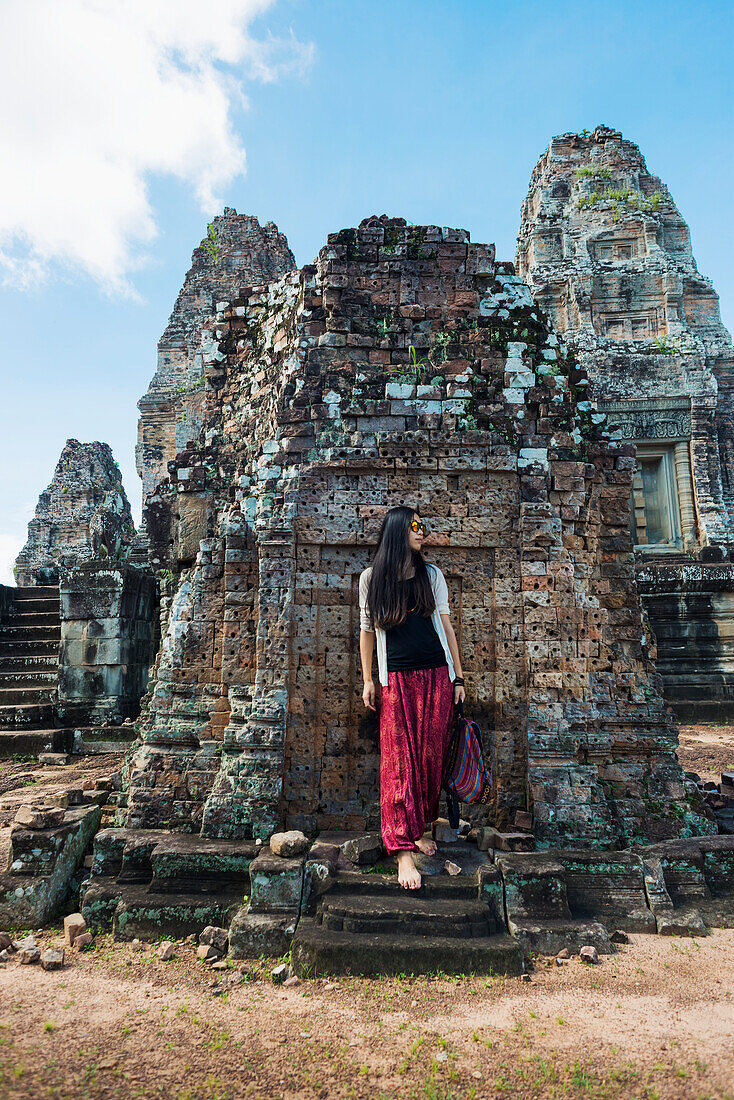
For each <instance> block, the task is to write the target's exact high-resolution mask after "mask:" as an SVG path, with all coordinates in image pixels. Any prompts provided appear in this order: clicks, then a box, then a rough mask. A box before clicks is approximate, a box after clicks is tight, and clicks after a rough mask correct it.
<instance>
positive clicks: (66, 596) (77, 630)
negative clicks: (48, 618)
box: [58, 562, 157, 726]
mask: <svg viewBox="0 0 734 1100" xmlns="http://www.w3.org/2000/svg"><path fill="white" fill-rule="evenodd" d="M60 596H61V647H60V651H59V696H58V713H59V719H60V721H61V722H62V724H64V725H66V726H94V725H107V724H115V725H116V724H119V723H120V722H122V721H124V719H126V718H135V717H137V715H138V713H139V711H140V699H141V697H142V695H143V693H144V692H145V689H146V686H147V683H148V676H149V669H150V665H151V662H152V661H153V657H154V654H155V642H156V639H157V632H156V625H157V623H156V618H155V613H156V608H157V587H156V582H155V579H154V577H153V576H152V574H151V573H149V572H147V571H146V570H144V569H140V568H135V567H133V566H130V565H126V564H117V565H114V566H106V565H104V564H102V563H98V562H89V563H86V564H84V565H81V566H79V567H78V568H77V569H74V570H71V571H70V572H68V573H64V574H63V576H62V579H61V586H60Z"/></svg>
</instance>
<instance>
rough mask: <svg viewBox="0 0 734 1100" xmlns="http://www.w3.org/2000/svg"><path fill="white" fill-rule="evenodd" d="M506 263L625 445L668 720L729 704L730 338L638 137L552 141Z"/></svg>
mask: <svg viewBox="0 0 734 1100" xmlns="http://www.w3.org/2000/svg"><path fill="white" fill-rule="evenodd" d="M517 270H518V273H519V274H520V275H522V276H523V278H524V279H526V280H527V282H528V284H529V286H530V288H531V290H532V293H533V296H534V298H535V300H536V301H537V302H538V304H539V305H541V306H542V307H543V309H544V310H545V311H546V313H547V314H548V316H549V317H550V319H551V320H552V322H553V325H554V328H555V331H556V332H558V333H559V334H560V335H562V337H563V339H564V340H565V341H566V343H567V345H568V347H569V348H570V349H572V350H573V352H574V354H575V355H576V358H577V360H578V363H579V365H580V366H582V367H583V368H584V369H585V370H586V371H587V372H588V375H589V381H590V386H589V393H590V396H591V397H592V398H594V399H596V403H597V407H598V408H599V409H600V410H602V411H604V412H605V413H606V414H607V417H608V421H609V425H610V428H617V429H618V431H619V433H620V435H621V438H622V439H624V440H627V441H630V442H633V443H634V444H635V446H636V448H637V472H636V474H635V478H634V482H633V486H632V500H631V516H630V522H631V533H632V537H633V542H634V544H635V555H636V563H637V584H638V588H639V591H640V596H641V599H642V603H643V607H644V608H645V610H646V611H647V613H648V615H649V616H650V621H651V623H652V627H653V629H654V632H655V636H656V638H657V647H658V651H657V667H658V671H659V672H660V673H661V675H662V677H663V688H664V693H665V697H666V699H668V701H669V702H671V703H673V705H674V706H675V708H676V711H677V713H678V715H679V716H680V717H690V718H693V719H695V718H699V719H701V718H702V717H708V718H713V719H719V718H723V720H724V721H726V720H727V719H728V717H729V716H730V715H731V707H732V690H733V687H732V684H733V681H732V677H733V676H734V672H733V671H732V669H733V668H734V665H733V664H732V656H733V654H732V649H731V646H732V641H731V626H730V622H731V618H732V615H733V614H734V564H732V540H733V538H734V521H733V520H732V507H733V506H734V431H733V427H734V420H733V409H734V374H733V368H734V348H733V347H732V341H731V336H730V335H729V333H728V332H727V330H726V329H725V328H724V326H723V325H722V323H721V318H720V315H719V303H718V298H717V295H716V293H715V291H714V289H713V287H712V285H711V282H710V280H709V279H706V278H704V277H703V276H702V275H700V274H699V272H698V269H697V267H696V263H695V260H694V259H693V254H692V252H691V240H690V233H689V231H688V226H687V225H686V223H685V221H684V220H683V218H682V217H681V215H680V213H679V212H678V210H677V208H676V206H675V203H674V202H673V199H672V197H671V195H670V193H669V191H668V190H667V188H666V187H665V185H664V184H663V183H662V182H661V181H660V180H659V179H658V178H657V177H656V176H653V175H651V174H650V172H648V170H647V167H646V165H645V161H644V159H643V157H642V155H641V153H640V150H639V149H638V147H637V146H636V145H635V144H634V143H633V142H631V141H625V140H624V139H623V138H622V135H621V134H620V133H619V132H618V131H616V130H611V129H609V128H607V127H605V126H600V127H598V128H597V129H596V130H595V131H594V132H593V133H592V134H589V135H587V136H583V137H582V136H579V135H577V134H564V135H563V136H562V137H557V138H554V139H553V141H552V142H551V144H550V145H549V147H548V149H547V150H546V152H545V153H544V154H543V156H542V157H541V159H540V161H539V162H538V164H537V165H536V167H535V169H534V171H533V176H532V180H531V183H530V190H529V192H528V196H527V198H526V199H525V202H524V203H523V208H522V222H521V227H520V234H519V237H518V251H517Z"/></svg>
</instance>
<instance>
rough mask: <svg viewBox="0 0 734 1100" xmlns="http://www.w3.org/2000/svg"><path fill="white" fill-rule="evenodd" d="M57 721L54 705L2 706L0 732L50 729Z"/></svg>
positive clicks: (0, 707) (0, 709) (0, 710)
mask: <svg viewBox="0 0 734 1100" xmlns="http://www.w3.org/2000/svg"><path fill="white" fill-rule="evenodd" d="M55 720H56V719H55V708H54V706H53V704H52V703H32V704H18V705H17V706H12V705H11V706H0V730H23V729H43V728H44V727H45V728H49V729H50V728H51V727H52V726H53V724H54V722H55Z"/></svg>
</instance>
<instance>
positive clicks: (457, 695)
mask: <svg viewBox="0 0 734 1100" xmlns="http://www.w3.org/2000/svg"><path fill="white" fill-rule="evenodd" d="M465 699H466V691H465V690H464V685H463V684H454V703H455V704H456V705H457V706H458V704H459V703H463V702H464V700H465Z"/></svg>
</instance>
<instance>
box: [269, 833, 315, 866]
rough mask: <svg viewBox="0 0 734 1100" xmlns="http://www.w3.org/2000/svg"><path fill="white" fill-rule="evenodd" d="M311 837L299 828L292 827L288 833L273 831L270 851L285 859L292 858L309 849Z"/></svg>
mask: <svg viewBox="0 0 734 1100" xmlns="http://www.w3.org/2000/svg"><path fill="white" fill-rule="evenodd" d="M309 843H310V841H309V839H308V837H307V836H306V834H305V833H302V832H301V831H300V830H299V829H291V830H290V831H289V832H287V833H273V835H272V836H271V838H270V851H271V852H272V853H273V855H275V856H282V857H283V858H284V859H292V858H293V857H294V856H300V855H302V854H303V853H304V852H306V851H308V846H309Z"/></svg>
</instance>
